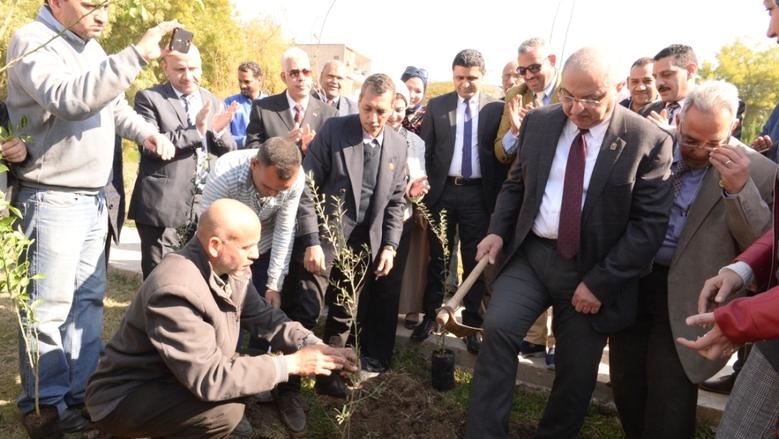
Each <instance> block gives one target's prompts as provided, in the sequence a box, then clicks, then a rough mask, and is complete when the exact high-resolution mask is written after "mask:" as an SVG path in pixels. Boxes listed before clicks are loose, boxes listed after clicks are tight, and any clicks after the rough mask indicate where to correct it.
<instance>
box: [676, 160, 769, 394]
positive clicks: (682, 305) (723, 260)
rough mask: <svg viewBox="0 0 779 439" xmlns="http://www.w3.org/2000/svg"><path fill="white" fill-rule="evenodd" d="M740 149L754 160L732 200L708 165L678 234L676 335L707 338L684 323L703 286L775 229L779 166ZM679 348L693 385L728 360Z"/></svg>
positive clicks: (714, 371)
mask: <svg viewBox="0 0 779 439" xmlns="http://www.w3.org/2000/svg"><path fill="white" fill-rule="evenodd" d="M742 147H743V150H744V152H746V154H747V156H748V157H749V158H750V159H751V161H752V166H751V171H750V174H751V178H750V179H749V180H748V181H747V184H746V186H744V189H742V190H741V192H740V193H739V194H738V195H736V196H735V197H734V198H732V199H727V198H723V196H722V188H721V187H720V186H719V181H720V174H719V172H718V171H717V170H716V169H715V168H714V167H713V166H712V167H711V168H709V170H708V172H707V173H706V176H705V177H704V179H703V182H702V183H701V187H700V190H699V192H698V195H697V196H696V197H695V201H693V203H692V205H691V206H690V210H689V212H688V216H687V222H686V223H685V226H684V229H683V230H682V233H681V235H680V236H679V242H678V244H677V246H676V251H675V252H674V256H673V259H672V261H671V267H670V270H669V272H668V317H669V320H670V323H671V330H672V332H673V336H674V339H676V338H677V337H684V338H686V339H695V338H697V337H698V336H703V334H704V333H705V332H706V330H704V329H703V328H700V327H697V326H696V327H692V326H688V325H687V324H686V323H685V321H684V320H685V318H687V316H690V315H693V314H696V313H697V310H698V293H699V292H700V289H701V286H702V285H703V283H704V282H705V281H706V279H708V278H710V277H712V276H714V275H716V274H717V272H718V271H719V269H720V267H722V266H724V265H727V264H728V263H729V262H730V261H732V260H733V258H735V257H736V256H737V255H738V254H739V253H740V252H741V251H742V250H744V249H745V248H747V247H749V246H750V245H751V244H752V242H754V241H755V240H756V239H758V238H759V237H760V236H761V235H762V234H763V233H764V232H765V231H766V230H768V229H769V228H770V227H771V207H770V205H771V204H773V191H774V181H775V179H776V164H775V163H773V162H772V161H771V160H768V159H767V158H765V157H763V156H761V155H760V154H758V153H757V152H755V151H754V150H753V149H751V148H749V147H747V146H744V145H742ZM676 350H677V352H678V354H679V359H680V360H681V363H682V366H683V367H684V370H685V372H686V373H687V377H688V378H689V379H690V381H692V382H693V383H700V382H703V381H704V380H706V379H708V378H709V377H710V376H712V375H713V374H715V373H716V372H717V371H718V370H720V369H722V367H723V366H724V365H725V362H726V360H724V359H720V360H717V361H709V360H706V359H705V358H703V357H702V356H700V355H698V353H697V352H695V351H693V350H691V349H688V348H685V347H684V346H681V345H678V344H677V345H676Z"/></svg>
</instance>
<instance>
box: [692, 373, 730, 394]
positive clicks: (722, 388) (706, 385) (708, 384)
mask: <svg viewBox="0 0 779 439" xmlns="http://www.w3.org/2000/svg"><path fill="white" fill-rule="evenodd" d="M737 375H738V374H737V373H735V372H734V373H731V374H730V375H723V376H721V377H719V378H711V379H708V380H706V381H704V382H702V383H700V384H698V387H700V388H701V389H703V390H706V391H707V392H714V393H719V394H721V395H730V391H731V390H733V384H734V383H735V382H736V376H737Z"/></svg>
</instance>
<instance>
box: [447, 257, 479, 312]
mask: <svg viewBox="0 0 779 439" xmlns="http://www.w3.org/2000/svg"><path fill="white" fill-rule="evenodd" d="M488 263H489V257H487V255H484V256H483V257H482V258H481V259H480V260H479V263H478V264H476V266H475V267H473V270H471V274H469V275H468V277H466V278H465V280H464V281H463V283H462V284H461V285H460V288H457V291H456V292H455V293H454V295H453V296H452V297H451V298H450V299H449V300H448V301H447V302H446V306H447V307H448V308H449V309H451V310H452V311H454V310H456V309H457V307H458V306H460V303H461V302H462V301H463V297H465V295H466V294H467V293H468V291H469V290H470V289H471V287H472V286H473V284H474V282H476V279H478V278H479V276H480V275H481V272H482V271H484V267H486V266H487V264H488ZM441 314H444V315H446V311H443V310H442V311H439V313H438V315H441ZM446 317H448V315H447V316H446ZM446 317H444V316H443V315H441V318H442V320H444V321H446ZM439 321H440V320H439Z"/></svg>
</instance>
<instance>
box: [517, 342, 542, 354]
mask: <svg viewBox="0 0 779 439" xmlns="http://www.w3.org/2000/svg"><path fill="white" fill-rule="evenodd" d="M519 355H521V356H522V358H541V357H543V356H544V355H546V346H544V345H541V344H535V343H530V342H529V341H525V340H522V341H521V342H520V343H519Z"/></svg>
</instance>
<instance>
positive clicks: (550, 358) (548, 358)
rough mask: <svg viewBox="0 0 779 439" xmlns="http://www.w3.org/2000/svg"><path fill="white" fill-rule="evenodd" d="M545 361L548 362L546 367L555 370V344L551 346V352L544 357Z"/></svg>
mask: <svg viewBox="0 0 779 439" xmlns="http://www.w3.org/2000/svg"><path fill="white" fill-rule="evenodd" d="M544 363H545V364H546V368H547V369H549V370H555V366H554V346H552V347H551V348H549V352H547V353H546V358H545V359H544Z"/></svg>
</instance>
